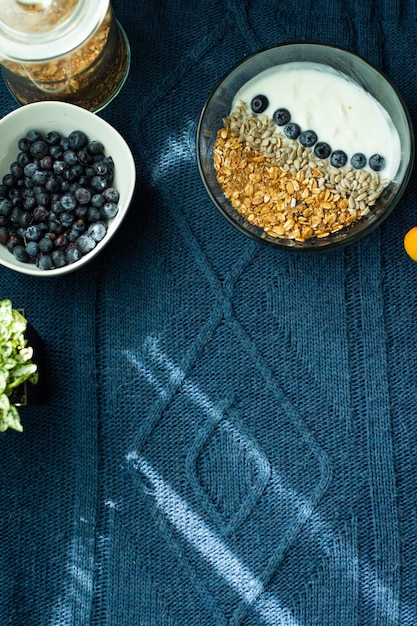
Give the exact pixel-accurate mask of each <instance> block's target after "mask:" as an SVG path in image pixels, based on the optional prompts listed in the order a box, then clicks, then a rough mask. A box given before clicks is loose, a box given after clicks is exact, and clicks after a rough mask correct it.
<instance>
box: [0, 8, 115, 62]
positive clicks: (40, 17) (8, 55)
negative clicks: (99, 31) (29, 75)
mask: <svg viewBox="0 0 417 626" xmlns="http://www.w3.org/2000/svg"><path fill="white" fill-rule="evenodd" d="M108 6H109V0H94V1H93V2H92V1H91V0H0V61H1V59H8V60H12V61H18V62H19V61H20V62H24V61H46V60H48V59H52V58H55V57H59V56H61V55H63V54H66V53H67V52H70V51H71V50H74V49H75V48H77V47H78V46H79V45H80V44H81V43H83V42H84V41H85V40H86V39H87V38H88V37H89V36H90V35H91V34H92V33H93V32H94V31H95V29H96V28H97V27H98V26H99V24H100V23H101V22H102V20H103V18H104V16H105V14H106V11H107V9H108Z"/></svg>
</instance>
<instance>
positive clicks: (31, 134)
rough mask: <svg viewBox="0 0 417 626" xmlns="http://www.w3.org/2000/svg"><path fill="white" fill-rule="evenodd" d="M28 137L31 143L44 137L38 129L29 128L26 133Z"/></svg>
mask: <svg viewBox="0 0 417 626" xmlns="http://www.w3.org/2000/svg"><path fill="white" fill-rule="evenodd" d="M26 139H27V140H28V142H29V143H34V142H35V141H40V140H41V139H42V135H41V133H40V132H39V131H38V130H34V129H31V130H28V132H27V133H26Z"/></svg>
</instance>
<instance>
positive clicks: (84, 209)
mask: <svg viewBox="0 0 417 626" xmlns="http://www.w3.org/2000/svg"><path fill="white" fill-rule="evenodd" d="M74 213H75V215H76V216H77V217H78V218H80V219H84V218H85V216H86V215H87V213H88V206H87V205H85V204H82V205H80V206H77V208H76V209H75V211H74Z"/></svg>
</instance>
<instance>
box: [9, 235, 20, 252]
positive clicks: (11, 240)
mask: <svg viewBox="0 0 417 626" xmlns="http://www.w3.org/2000/svg"><path fill="white" fill-rule="evenodd" d="M18 245H21V240H20V238H19V237H17V236H16V235H12V234H10V236H9V238H8V240H7V243H6V246H7V249H8V251H9V252H13V250H14V248H15V247H16V246H18Z"/></svg>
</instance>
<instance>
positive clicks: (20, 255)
mask: <svg viewBox="0 0 417 626" xmlns="http://www.w3.org/2000/svg"><path fill="white" fill-rule="evenodd" d="M13 254H14V256H15V258H16V259H17V260H18V261H20V262H21V263H27V262H28V261H29V255H28V253H27V252H26V248H25V246H23V245H22V244H17V245H16V246H14V248H13Z"/></svg>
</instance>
